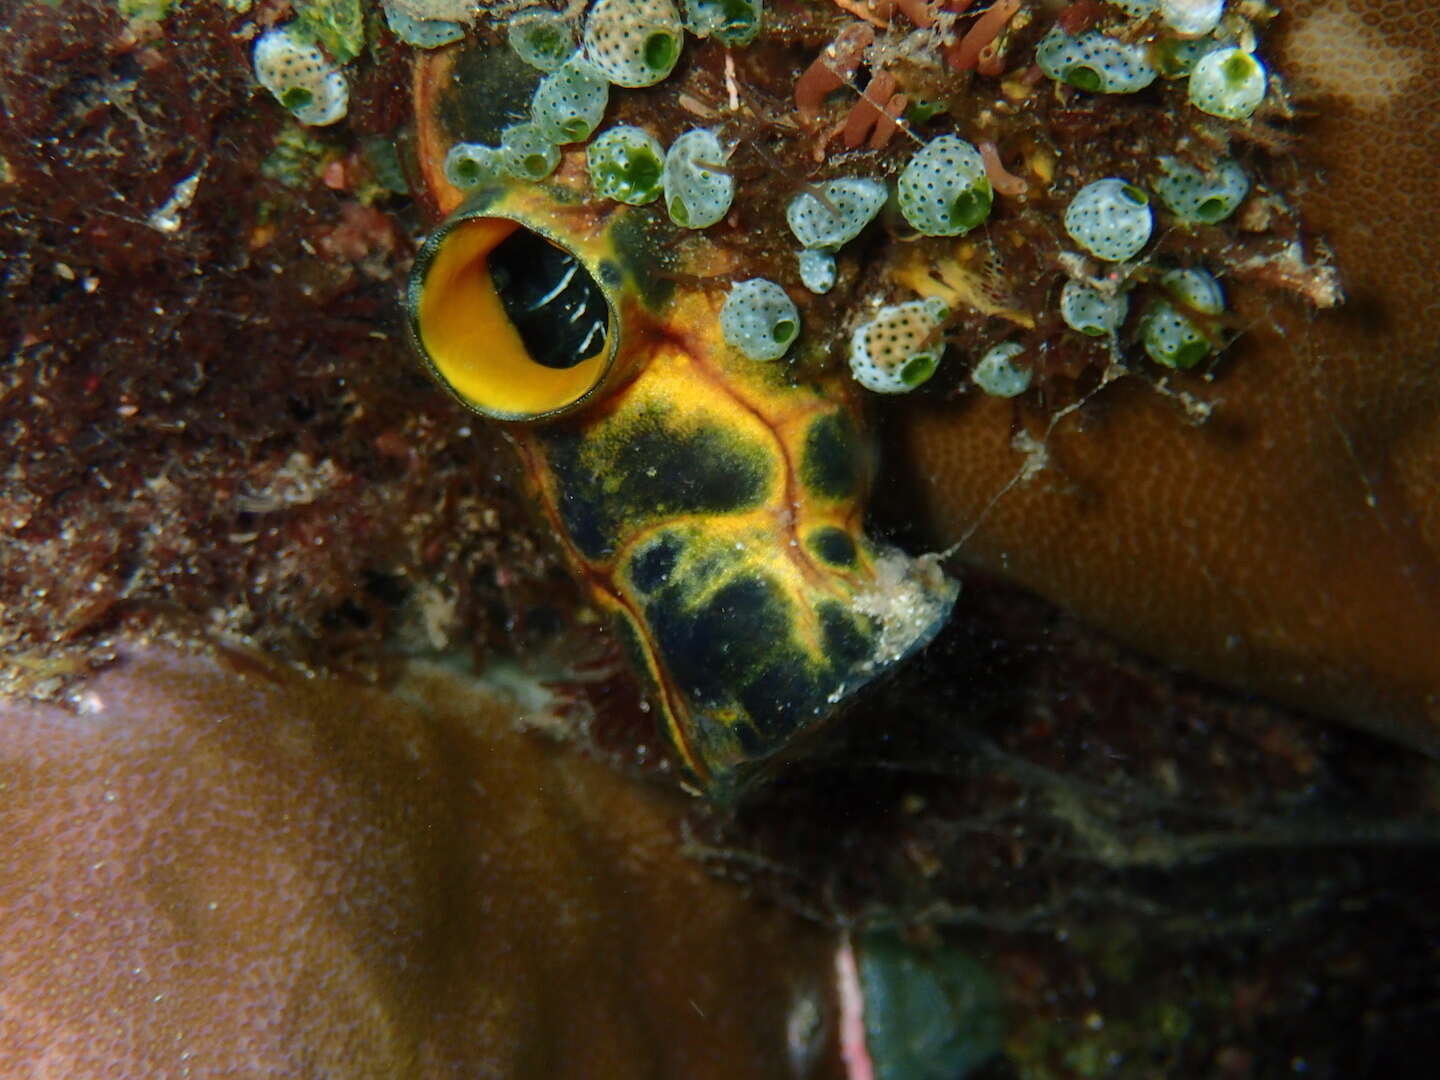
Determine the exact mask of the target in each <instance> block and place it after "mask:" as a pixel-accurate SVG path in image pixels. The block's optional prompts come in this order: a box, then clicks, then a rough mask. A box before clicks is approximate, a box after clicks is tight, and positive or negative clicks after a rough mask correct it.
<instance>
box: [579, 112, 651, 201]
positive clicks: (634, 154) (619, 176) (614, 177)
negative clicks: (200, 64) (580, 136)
mask: <svg viewBox="0 0 1440 1080" xmlns="http://www.w3.org/2000/svg"><path fill="white" fill-rule="evenodd" d="M585 163H586V165H587V166H588V168H589V169H590V184H591V186H592V187H593V188H594V189H595V194H597V195H599V196H600V197H601V198H603V199H614V200H615V201H616V202H622V203H628V204H630V205H631V206H644V205H645V204H646V203H650V202H654V201H655V200H656V199H658V198H659V197H660V178H661V175H662V174H663V172H664V169H665V148H664V147H663V146H661V145H660V142H659V140H658V139H656V138H655V136H653V135H651V134H650V133H649V132H648V131H646V130H644V129H643V128H638V127H632V126H631V125H629V124H622V125H620V126H617V127H612V128H608V129H607V130H605V131H604V132H602V133H601V134H600V135H599V136H598V137H597V138H596V139H595V140H594V141H593V142H591V143H590V145H589V146H587V147H586V148H585Z"/></svg>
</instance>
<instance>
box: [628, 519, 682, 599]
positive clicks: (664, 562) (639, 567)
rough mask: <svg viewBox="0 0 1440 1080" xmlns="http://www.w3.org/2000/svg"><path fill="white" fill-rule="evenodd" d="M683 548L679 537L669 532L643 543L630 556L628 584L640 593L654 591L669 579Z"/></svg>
mask: <svg viewBox="0 0 1440 1080" xmlns="http://www.w3.org/2000/svg"><path fill="white" fill-rule="evenodd" d="M683 550H684V543H683V542H682V541H681V539H680V537H678V536H675V535H673V534H671V533H667V534H665V535H662V536H657V537H656V538H655V539H654V540H651V541H650V542H649V543H647V544H644V545H643V546H641V548H640V549H639V550H638V551H636V552H635V554H634V555H632V556H631V557H630V584H632V585H634V586H635V589H636V591H637V592H640V593H642V594H643V593H652V592H654V591H655V590H656V589H658V588H660V586H662V585H664V584H665V583H666V582H667V581H669V580H670V574H671V572H672V571H673V570H674V569H675V563H676V562H677V561H678V560H679V558H680V554H681V552H682V551H683Z"/></svg>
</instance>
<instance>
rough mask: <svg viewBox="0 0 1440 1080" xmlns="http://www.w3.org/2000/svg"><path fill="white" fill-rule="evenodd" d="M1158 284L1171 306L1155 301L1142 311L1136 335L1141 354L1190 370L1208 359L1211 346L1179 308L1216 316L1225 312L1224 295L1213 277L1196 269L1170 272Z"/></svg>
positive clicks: (1208, 340) (1209, 341)
mask: <svg viewBox="0 0 1440 1080" xmlns="http://www.w3.org/2000/svg"><path fill="white" fill-rule="evenodd" d="M1160 284H1161V287H1162V288H1164V289H1165V291H1166V292H1168V293H1169V294H1170V297H1171V298H1173V300H1174V301H1175V302H1174V303H1172V302H1171V300H1156V301H1155V302H1154V303H1152V304H1151V305H1150V307H1149V308H1148V309H1146V312H1145V316H1144V319H1143V320H1142V322H1141V331H1140V335H1141V340H1142V341H1143V342H1144V344H1145V351H1146V352H1147V353H1148V354H1149V355H1150V358H1151V359H1152V360H1154V361H1155V362H1156V363H1157V364H1163V365H1164V366H1165V367H1168V368H1181V369H1183V368H1192V367H1194V366H1195V365H1196V364H1198V363H1199V362H1200V361H1201V360H1203V359H1205V357H1206V356H1208V355H1210V352H1211V349H1212V348H1213V344H1212V342H1211V339H1210V337H1209V336H1207V335H1206V334H1205V332H1204V331H1203V330H1202V329H1201V328H1200V327H1199V326H1197V325H1196V322H1195V320H1194V319H1193V318H1192V317H1191V316H1190V315H1189V314H1187V313H1186V311H1182V310H1181V308H1184V309H1186V310H1188V311H1190V312H1197V313H1199V314H1202V315H1219V314H1220V313H1221V312H1222V311H1224V310H1225V294H1224V293H1223V292H1221V290H1220V283H1219V282H1218V281H1216V280H1215V276H1214V275H1213V274H1211V273H1210V272H1209V271H1208V270H1201V269H1199V268H1190V269H1185V270H1172V271H1170V272H1169V273H1167V274H1166V275H1165V276H1164V277H1162V278H1161V279H1160ZM1177 305H1179V306H1178V307H1177Z"/></svg>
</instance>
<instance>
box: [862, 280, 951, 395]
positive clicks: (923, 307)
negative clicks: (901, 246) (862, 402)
mask: <svg viewBox="0 0 1440 1080" xmlns="http://www.w3.org/2000/svg"><path fill="white" fill-rule="evenodd" d="M947 314H949V311H948V309H947V308H946V307H945V305H944V303H943V302H941V301H940V300H937V299H935V298H933V297H932V298H930V299H928V300H911V301H909V302H907V303H904V304H891V305H890V306H888V307H883V308H881V309H880V311H879V312H877V313H876V315H875V317H874V318H873V319H870V320H869V321H868V322H864V323H862V324H861V325H859V326H857V327H856V328H855V332H854V333H853V334H852V335H851V336H850V372H851V374H853V375H854V376H855V381H856V382H858V383H859V384H860V385H861V386H863V387H865V388H866V389H867V390H874V391H875V392H876V393H877V394H904V393H908V392H909V391H911V390H914V389H915V388H916V387H917V386H919V385H920V384H921V383H923V382H925V380H927V379H928V378H930V376H931V375H933V374H935V368H936V367H937V366H938V365H939V363H940V356H941V354H942V353H943V352H944V351H945V343H944V342H943V341H942V340H940V324H941V321H942V320H943V319H944V318H945V316H946V315H947Z"/></svg>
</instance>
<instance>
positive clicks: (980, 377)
mask: <svg viewBox="0 0 1440 1080" xmlns="http://www.w3.org/2000/svg"><path fill="white" fill-rule="evenodd" d="M1024 352H1025V347H1024V346H1023V345H1021V344H1019V343H1018V342H1015V341H1005V342H1001V343H1000V344H999V345H996V346H993V347H992V348H990V349H988V350H986V352H985V355H984V356H982V357H981V358H980V362H979V363H978V364H976V365H975V370H974V371H973V372H971V373H970V379H971V381H972V382H974V383H975V385H976V386H978V387H979V388H980V389H981V390H983V391H985V393H987V394H989V395H990V396H991V397H1004V398H1012V397H1017V396H1019V395H1020V394H1023V393H1024V392H1025V391H1026V390H1028V389H1030V376H1031V369H1030V365H1029V364H1024V363H1020V362H1018V358H1019V357H1020V356H1022V355H1023V354H1024Z"/></svg>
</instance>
